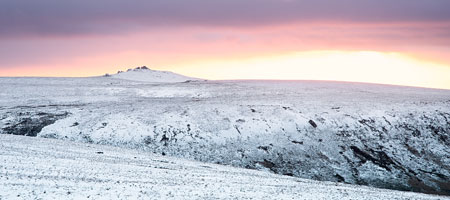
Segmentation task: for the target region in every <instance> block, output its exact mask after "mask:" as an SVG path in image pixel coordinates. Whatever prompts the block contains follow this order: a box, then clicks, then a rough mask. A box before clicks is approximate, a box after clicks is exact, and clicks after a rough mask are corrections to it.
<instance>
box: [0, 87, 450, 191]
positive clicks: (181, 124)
mask: <svg viewBox="0 0 450 200" xmlns="http://www.w3.org/2000/svg"><path fill="white" fill-rule="evenodd" d="M74 85H76V86H77V87H73V86H74ZM12 86H14V87H12ZM0 91H3V92H2V93H0V95H1V96H2V98H1V99H0V107H1V108H2V109H0V111H1V113H0V134H1V133H4V134H22V135H30V136H34V135H37V136H39V137H48V138H58V139H64V140H73V141H81V142H87V143H99V144H110V145H114V146H121V147H131V148H139V149H142V150H145V151H148V152H154V153H158V154H161V155H171V156H176V157H182V158H189V159H195V160H198V161H204V162H211V163H220V164H226V165H233V166H238V167H243V168H251V169H258V170H263V171H270V172H273V173H277V174H284V175H289V176H295V177H302V178H309V179H315V180H326V181H335V182H344V183H350V184H359V185H369V186H374V187H380V188H390V189H397V190H407V191H417V192H426V193H438V194H446V195H448V194H450V188H449V186H448V180H450V168H449V166H450V157H449V156H448V155H450V152H449V151H450V150H449V149H450V148H449V146H450V140H449V138H450V135H449V134H450V91H449V90H434V89H424V88H411V87H398V86H386V85H374V84H358V83H339V82H323V81H221V82H217V81H208V82H189V83H173V84H158V85H150V84H145V83H139V82H128V81H120V80H118V79H107V81H105V79H103V78H84V79H74V78H72V79H69V78H67V79H50V78H49V79H35V78H22V79H14V78H5V79H0ZM157 91H169V93H166V94H162V93H159V92H157ZM24 105H26V106H24Z"/></svg>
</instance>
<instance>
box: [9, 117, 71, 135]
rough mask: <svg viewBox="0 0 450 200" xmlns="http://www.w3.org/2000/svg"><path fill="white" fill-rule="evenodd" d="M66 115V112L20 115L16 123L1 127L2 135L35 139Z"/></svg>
mask: <svg viewBox="0 0 450 200" xmlns="http://www.w3.org/2000/svg"><path fill="white" fill-rule="evenodd" d="M67 115H69V113H68V112H64V113H60V114H55V113H44V112H39V113H36V114H35V115H32V114H30V113H27V114H25V115H22V117H21V118H19V119H18V120H17V121H16V122H14V123H9V125H8V126H6V127H3V128H2V133H3V134H12V135H24V136H31V137H36V136H37V134H38V133H39V132H41V130H42V128H44V127H46V126H48V125H51V124H53V123H55V122H56V121H57V120H59V119H63V118H65V117H66V116H67Z"/></svg>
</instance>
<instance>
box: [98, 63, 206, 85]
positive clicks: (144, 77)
mask: <svg viewBox="0 0 450 200" xmlns="http://www.w3.org/2000/svg"><path fill="white" fill-rule="evenodd" d="M106 76H108V77H112V78H118V79H125V80H132V81H142V82H157V83H176V82H185V81H196V80H201V79H198V78H193V77H188V76H183V75H180V74H176V73H173V72H169V71H158V70H152V69H149V68H147V67H146V66H142V67H137V68H135V69H128V70H127V71H126V72H122V71H119V72H118V73H117V74H113V75H106Z"/></svg>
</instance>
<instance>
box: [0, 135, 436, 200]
mask: <svg viewBox="0 0 450 200" xmlns="http://www.w3.org/2000/svg"><path fill="white" fill-rule="evenodd" d="M0 160H1V161H2V162H1V163H0V199H314V200H315V199H362V198H364V199H380V200H384V199H405V200H406V199H430V200H431V199H443V198H444V197H439V196H432V195H424V194H417V193H411V192H398V191H392V190H382V189H374V188H369V187H361V186H352V185H346V184H338V183H331V182H319V181H311V180H305V179H299V178H292V177H288V176H280V175H274V174H271V173H267V172H258V171H255V170H247V169H239V168H232V167H226V166H220V165H214V164H206V163H201V162H192V161H187V160H183V159H176V158H172V157H162V156H157V155H154V154H151V153H148V152H143V151H136V150H125V149H120V148H113V147H108V146H101V145H92V144H82V143H74V142H65V141H60V140H51V139H41V138H31V137H23V136H9V135H0Z"/></svg>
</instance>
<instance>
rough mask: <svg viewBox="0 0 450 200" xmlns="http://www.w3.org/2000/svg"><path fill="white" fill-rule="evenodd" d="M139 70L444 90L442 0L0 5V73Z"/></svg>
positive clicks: (446, 42) (5, 0) (449, 20)
mask: <svg viewBox="0 0 450 200" xmlns="http://www.w3.org/2000/svg"><path fill="white" fill-rule="evenodd" d="M141 65H146V66H148V67H150V68H152V69H157V70H169V71H174V72H178V73H181V74H184V75H188V76H194V77H200V78H206V79H290V80H293V79H307V80H340V81H357V82H371V83H385V84H397V85H409V86H421V87H432V88H445V89H450V1H449V0H314V1H313V0H308V1H307V0H226V1H225V0H203V1H200V0H164V1H144V0H127V1H122V0H95V1H92V0H91V1H88V0H64V1H62V0H39V1H29V0H2V1H0V76H94V75H101V74H104V73H114V72H116V71H117V70H126V69H127V68H131V67H135V66H141Z"/></svg>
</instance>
